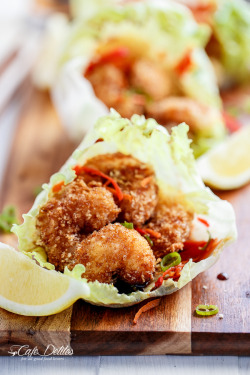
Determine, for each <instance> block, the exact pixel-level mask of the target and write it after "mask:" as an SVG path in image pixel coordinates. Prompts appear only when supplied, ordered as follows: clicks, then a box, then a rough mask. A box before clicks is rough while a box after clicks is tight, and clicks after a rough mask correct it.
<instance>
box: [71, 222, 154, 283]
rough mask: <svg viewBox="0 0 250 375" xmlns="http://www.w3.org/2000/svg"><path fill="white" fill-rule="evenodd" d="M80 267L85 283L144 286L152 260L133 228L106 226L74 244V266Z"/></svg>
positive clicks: (152, 268)
mask: <svg viewBox="0 0 250 375" xmlns="http://www.w3.org/2000/svg"><path fill="white" fill-rule="evenodd" d="M78 263H81V264H84V265H85V267H86V271H85V273H84V274H83V277H86V278H87V279H88V280H89V281H95V280H98V281H99V282H101V283H108V284H111V283H114V284H115V283H116V281H117V280H121V281H124V282H125V283H127V284H130V285H145V284H147V283H148V282H149V281H150V280H151V279H152V278H153V274H154V271H155V257H154V255H153V252H152V250H151V248H150V246H149V245H148V243H147V241H146V240H145V239H144V238H143V237H142V236H141V235H140V234H139V233H138V232H137V231H135V230H134V229H127V228H125V227H124V226H122V225H121V224H118V223H116V224H109V225H107V226H105V227H104V228H102V229H101V230H99V231H98V232H94V233H92V234H91V235H89V236H88V237H86V238H85V239H83V241H82V242H81V243H80V244H79V245H78V247H77V250H76V252H75V264H78Z"/></svg>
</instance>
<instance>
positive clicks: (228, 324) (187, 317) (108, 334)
mask: <svg viewBox="0 0 250 375" xmlns="http://www.w3.org/2000/svg"><path fill="white" fill-rule="evenodd" d="M75 146H76V145H73V144H72V143H70V142H69V140H68V139H67V136H66V134H65V133H64V130H63V129H62V128H61V125H60V122H59V120H58V118H57V115H56V113H55V110H54V109H53V106H52V104H51V102H50V99H49V97H48V95H47V94H44V93H39V92H37V91H36V90H35V89H32V88H31V89H30V91H29V94H28V96H27V99H26V103H25V105H24V108H23V111H22V114H21V116H20V119H19V123H18V128H17V132H16V134H15V137H14V142H13V145H12V152H11V157H10V159H9V163H8V167H7V173H6V174H5V179H4V181H3V185H2V194H1V202H0V204H1V206H3V205H5V204H14V205H16V206H17V207H18V210H19V212H20V213H25V212H27V211H28V210H29V209H30V207H31V205H32V203H33V201H34V194H33V191H34V189H35V188H36V187H37V186H40V185H41V184H42V183H43V182H47V181H48V179H49V177H50V175H51V174H52V173H54V172H56V171H57V170H58V169H59V167H60V166H61V165H62V164H63V163H64V161H65V160H66V159H67V158H68V156H69V155H70V154H71V152H72V150H73V149H74V148H75ZM219 195H220V197H221V198H223V199H228V200H229V201H230V202H231V203H232V204H233V206H234V208H235V211H236V217H237V224H238V230H239V239H238V241H237V242H235V243H234V244H233V245H231V246H230V247H228V248H226V250H225V252H224V253H223V255H222V256H221V259H220V260H219V262H218V263H217V264H216V265H215V266H214V267H213V268H212V269H210V270H208V271H206V272H204V273H203V274H201V275H199V276H198V277H197V278H196V279H195V280H193V282H192V283H189V284H188V285H187V286H186V287H184V288H183V289H182V290H180V291H179V292H177V293H174V294H173V295H170V296H166V297H164V298H162V300H161V303H160V305H159V306H158V307H157V308H155V309H153V310H150V311H148V312H147V313H145V314H143V315H142V316H141V318H140V320H139V321H138V323H137V325H133V324H132V321H133V318H134V316H135V313H136V312H137V311H138V308H139V306H138V305H137V306H133V307H129V308H124V309H108V308H104V307H96V306H92V305H89V304H87V303H85V302H83V301H78V302H76V303H75V304H74V306H73V307H70V308H68V309H67V310H66V311H63V312H61V313H60V314H57V315H53V316H49V317H40V318H39V317H23V316H18V315H16V314H13V313H9V312H7V311H5V310H2V309H0V354H1V355H8V351H9V350H10V347H11V346H12V345H25V344H27V345H29V348H31V349H32V348H35V347H37V348H38V350H39V352H40V353H43V352H44V350H45V349H46V347H47V345H49V344H52V345H54V346H55V347H56V348H60V347H61V346H64V347H66V346H71V348H72V349H73V352H74V355H115V354H129V355H134V354H204V355H206V354H216V355H219V354H231V355H249V354H250V276H249V275H250V272H249V270H250V261H249V257H250V227H249V226H250V209H249V203H250V186H246V187H244V188H242V189H240V190H237V191H232V192H224V193H220V194H219ZM1 208H2V207H1ZM1 241H3V242H9V243H11V244H15V245H16V239H15V237H12V235H8V236H4V235H2V236H1ZM220 272H227V273H228V274H229V276H230V277H229V280H227V281H219V280H218V279H217V278H216V277H217V275H218V274H219V273H220ZM204 285H205V286H206V287H207V289H204V288H203V286H204ZM201 303H202V304H203V303H210V304H217V305H218V306H219V310H220V313H223V315H224V318H223V319H219V317H218V315H217V316H213V317H207V318H199V317H197V316H195V315H194V310H195V307H196V306H197V305H198V304H201Z"/></svg>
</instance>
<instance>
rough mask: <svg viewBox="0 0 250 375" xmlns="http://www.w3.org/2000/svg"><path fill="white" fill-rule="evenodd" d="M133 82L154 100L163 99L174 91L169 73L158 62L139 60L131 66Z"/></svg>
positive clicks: (133, 84)
mask: <svg viewBox="0 0 250 375" xmlns="http://www.w3.org/2000/svg"><path fill="white" fill-rule="evenodd" d="M130 79H131V84H132V86H133V87H135V88H137V89H139V90H141V91H142V92H143V93H145V94H147V95H148V96H149V97H150V98H151V99H153V100H161V99H163V98H165V97H167V96H169V95H171V92H172V89H173V88H172V83H171V79H170V76H169V74H167V72H166V71H165V70H163V69H162V68H161V67H160V66H158V65H157V64H156V63H154V62H152V61H149V60H144V59H141V60H138V61H136V62H135V63H134V65H133V66H132V68H131V77H130Z"/></svg>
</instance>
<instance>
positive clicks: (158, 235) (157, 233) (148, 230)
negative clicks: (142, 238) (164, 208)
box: [145, 228, 161, 238]
mask: <svg viewBox="0 0 250 375" xmlns="http://www.w3.org/2000/svg"><path fill="white" fill-rule="evenodd" d="M145 232H146V233H148V234H150V236H152V237H155V238H161V233H159V232H156V231H155V230H153V229H149V228H146V229H145Z"/></svg>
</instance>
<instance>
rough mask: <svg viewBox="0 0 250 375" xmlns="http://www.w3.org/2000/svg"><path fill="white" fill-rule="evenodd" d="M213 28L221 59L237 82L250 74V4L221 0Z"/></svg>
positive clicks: (228, 73)
mask: <svg viewBox="0 0 250 375" xmlns="http://www.w3.org/2000/svg"><path fill="white" fill-rule="evenodd" d="M213 29H214V33H215V36H216V38H217V40H218V41H219V43H220V48H221V57H220V60H221V62H222V64H223V67H224V68H225V70H226V73H227V75H228V78H230V79H231V80H233V81H236V82H242V81H246V80H248V79H249V76H250V48H249V46H250V5H249V4H248V3H247V2H246V1H244V0H219V1H218V10H217V11H216V12H215V15H214V19H213Z"/></svg>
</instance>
